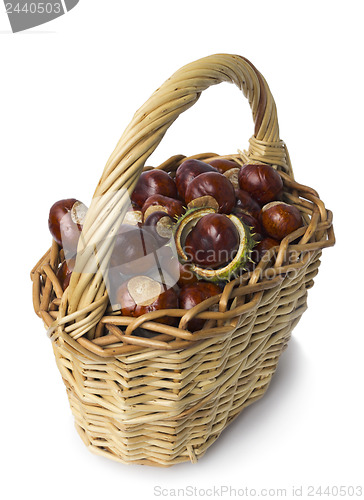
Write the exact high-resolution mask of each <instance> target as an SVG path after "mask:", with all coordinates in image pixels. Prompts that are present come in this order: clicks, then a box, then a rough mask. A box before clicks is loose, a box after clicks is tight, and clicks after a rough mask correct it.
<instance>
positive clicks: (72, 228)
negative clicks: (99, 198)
mask: <svg viewBox="0 0 364 500" xmlns="http://www.w3.org/2000/svg"><path fill="white" fill-rule="evenodd" d="M86 212H87V207H86V206H85V205H84V204H83V203H82V202H81V201H78V200H76V199H75V198H67V199H64V200H59V201H57V202H56V203H54V204H53V205H52V207H51V209H50V211H49V218H48V227H49V230H50V232H51V235H52V236H53V238H54V240H55V241H56V242H57V243H58V245H60V246H62V247H63V249H64V252H65V255H66V257H67V258H68V257H69V258H70V257H72V256H74V255H75V254H76V251H77V245H78V240H79V238H80V234H81V231H82V226H83V223H84V220H85V217H86Z"/></svg>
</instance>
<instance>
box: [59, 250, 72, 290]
mask: <svg viewBox="0 0 364 500" xmlns="http://www.w3.org/2000/svg"><path fill="white" fill-rule="evenodd" d="M75 262H76V259H75V258H72V259H68V260H66V259H65V260H64V261H63V262H62V264H61V265H60V266H59V268H58V270H57V273H56V276H57V278H58V281H59V284H60V285H61V287H62V290H63V291H65V290H66V288H67V287H68V285H69V284H70V279H71V275H72V272H73V270H74V268H75Z"/></svg>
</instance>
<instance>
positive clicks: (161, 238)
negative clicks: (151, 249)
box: [143, 211, 174, 246]
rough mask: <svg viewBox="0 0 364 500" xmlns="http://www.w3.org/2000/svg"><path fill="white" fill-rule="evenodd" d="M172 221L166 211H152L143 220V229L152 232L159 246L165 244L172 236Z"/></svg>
mask: <svg viewBox="0 0 364 500" xmlns="http://www.w3.org/2000/svg"><path fill="white" fill-rule="evenodd" d="M173 225H174V221H173V219H172V217H170V216H169V215H168V214H167V213H166V212H161V211H158V212H152V213H151V214H150V215H148V217H147V219H146V220H145V221H144V226H143V229H145V230H146V231H148V233H150V234H152V235H153V237H154V238H155V239H156V241H157V242H158V243H159V246H161V245H165V244H166V243H168V242H169V241H170V239H171V238H172V236H173Z"/></svg>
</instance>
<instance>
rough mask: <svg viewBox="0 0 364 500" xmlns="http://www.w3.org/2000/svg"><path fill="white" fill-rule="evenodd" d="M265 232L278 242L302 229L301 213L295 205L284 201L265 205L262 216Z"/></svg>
mask: <svg viewBox="0 0 364 500" xmlns="http://www.w3.org/2000/svg"><path fill="white" fill-rule="evenodd" d="M260 220H261V222H262V226H263V229H264V231H265V232H266V233H267V235H268V236H270V237H271V238H274V239H276V240H278V241H281V240H283V238H285V237H286V236H288V235H289V234H291V233H293V231H296V229H298V228H300V227H302V225H303V220H302V215H301V212H300V211H299V210H298V208H297V207H295V206H294V205H289V204H288V203H284V202H283V201H272V202H271V203H268V204H267V205H264V207H263V208H262V211H261V214H260Z"/></svg>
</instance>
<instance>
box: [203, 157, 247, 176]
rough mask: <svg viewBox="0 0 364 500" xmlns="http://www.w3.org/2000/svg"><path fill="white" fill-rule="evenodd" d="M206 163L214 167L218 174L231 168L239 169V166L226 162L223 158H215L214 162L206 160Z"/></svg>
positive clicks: (229, 161) (232, 162)
mask: <svg viewBox="0 0 364 500" xmlns="http://www.w3.org/2000/svg"><path fill="white" fill-rule="evenodd" d="M206 163H208V164H209V165H211V166H212V167H215V168H216V169H217V171H218V172H220V174H224V173H225V172H228V171H229V170H231V169H232V168H239V165H238V164H237V163H235V162H234V161H231V160H226V159H225V158H215V159H214V160H206Z"/></svg>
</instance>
